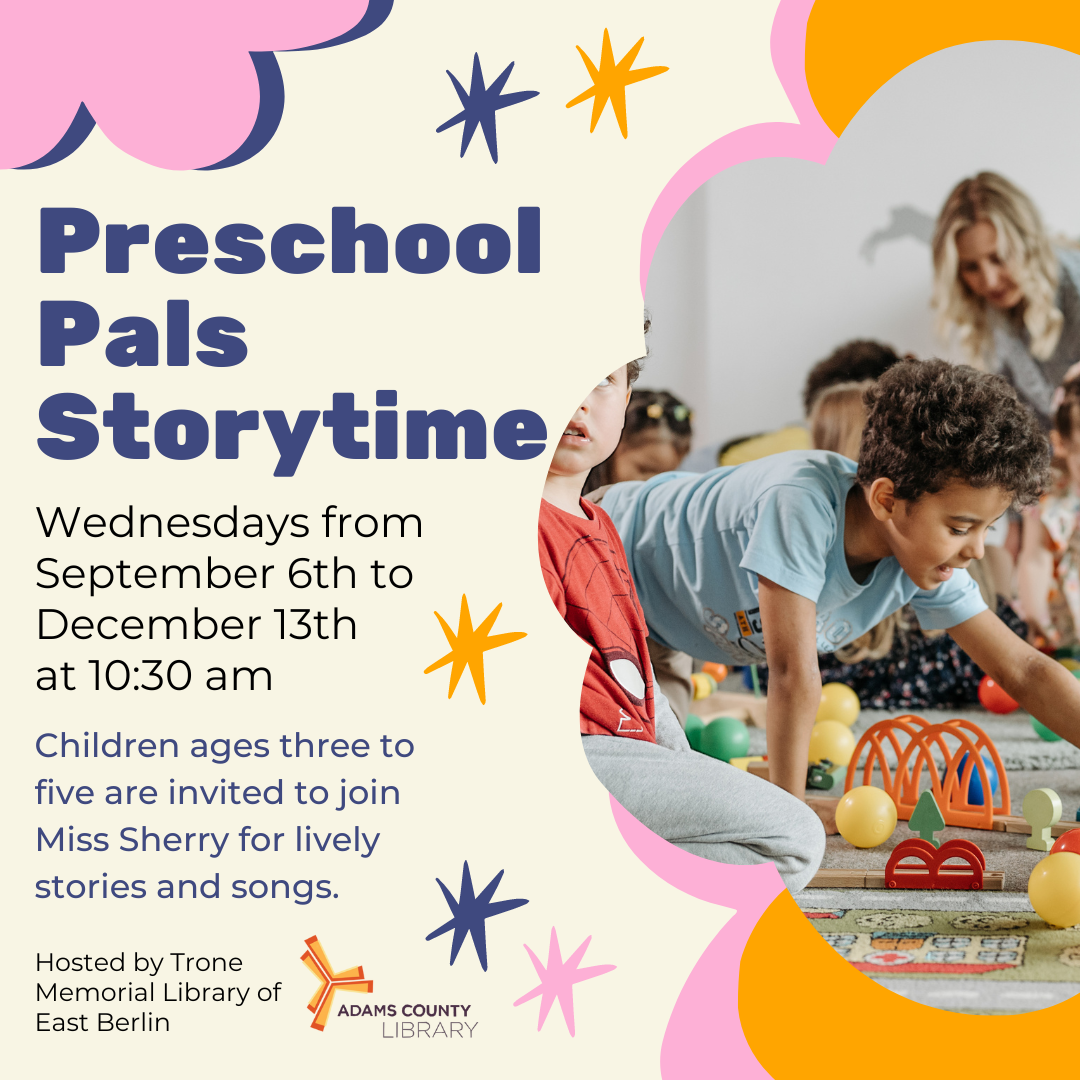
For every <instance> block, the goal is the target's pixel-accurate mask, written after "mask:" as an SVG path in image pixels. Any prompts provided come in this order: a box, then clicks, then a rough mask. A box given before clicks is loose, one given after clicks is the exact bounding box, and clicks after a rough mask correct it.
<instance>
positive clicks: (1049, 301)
mask: <svg viewBox="0 0 1080 1080" xmlns="http://www.w3.org/2000/svg"><path fill="white" fill-rule="evenodd" d="M981 221H985V222H989V223H990V224H991V225H993V226H994V229H995V230H996V232H997V252H998V256H999V257H1000V258H1001V261H1002V262H1003V263H1004V265H1005V267H1006V269H1007V270H1008V272H1009V275H1010V276H1011V277H1012V278H1013V280H1014V281H1015V282H1016V284H1017V285H1019V286H1020V288H1021V289H1022V290H1023V293H1024V301H1023V305H1022V311H1021V315H1022V318H1023V323H1024V326H1025V327H1027V331H1028V334H1029V335H1030V337H1031V354H1032V356H1035V357H1037V358H1038V359H1039V360H1048V359H1049V358H1050V355H1051V354H1052V353H1053V351H1054V349H1055V347H1056V346H1057V343H1058V339H1059V338H1060V337H1061V328H1062V324H1063V322H1064V318H1063V316H1062V314H1061V311H1060V310H1059V309H1058V307H1057V304H1056V298H1057V289H1058V262H1057V257H1056V256H1055V255H1054V249H1053V248H1052V247H1051V245H1050V238H1049V237H1048V236H1047V235H1046V230H1045V229H1044V228H1043V223H1042V219H1041V218H1040V217H1039V211H1038V210H1036V209H1035V204H1034V203H1033V202H1032V201H1031V200H1030V199H1029V198H1028V197H1027V195H1025V194H1024V193H1023V192H1022V191H1021V190H1020V189H1019V188H1018V187H1016V186H1015V185H1013V184H1011V183H1009V181H1008V180H1006V179H1005V178H1004V177H1003V176H999V175H998V174H997V173H992V172H981V173H979V174H978V175H977V176H973V177H969V178H968V179H966V180H961V181H960V183H959V184H957V185H956V187H955V188H953V190H952V192H951V193H950V194H949V197H948V198H947V199H946V200H945V205H944V206H943V207H942V208H941V213H940V214H939V215H938V219H937V225H936V226H935V227H934V238H933V240H932V242H931V247H932V250H933V255H934V292H933V299H932V300H931V306H932V307H933V308H934V309H935V311H937V329H938V333H939V334H940V335H941V337H942V338H947V337H948V336H949V335H950V334H951V333H952V332H953V331H956V333H957V334H958V336H959V339H960V343H961V345H962V346H963V347H964V349H965V350H966V351H967V353H968V355H969V357H970V358H971V361H972V363H974V364H975V365H976V366H977V367H984V366H985V357H986V355H987V352H988V350H989V345H990V338H991V331H990V321H989V319H988V317H987V315H988V313H987V308H986V301H985V300H983V299H982V298H981V297H978V296H976V295H975V294H974V293H972V291H971V290H970V289H969V288H968V287H967V285H966V284H965V283H964V281H963V279H962V278H961V276H960V257H959V255H958V254H957V251H956V235H957V233H959V232H962V231H963V230H964V229H968V228H970V227H971V226H972V225H975V224H978V223H979V222H981Z"/></svg>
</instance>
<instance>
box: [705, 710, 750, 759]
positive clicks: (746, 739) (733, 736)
mask: <svg viewBox="0 0 1080 1080" xmlns="http://www.w3.org/2000/svg"><path fill="white" fill-rule="evenodd" d="M700 741H701V746H700V748H699V749H700V750H701V752H702V753H703V754H708V755H709V757H714V758H719V759H720V760H721V761H730V760H731V759H732V758H733V757H743V756H744V755H745V754H746V751H747V750H749V749H750V732H749V731H748V730H747V727H746V725H745V724H744V723H743V722H742V721H741V720H736V719H735V718H734V717H733V716H718V717H717V718H716V719H715V720H710V721H709V722H708V723H707V724H706V725H705V726H704V728H702V730H701V736H700Z"/></svg>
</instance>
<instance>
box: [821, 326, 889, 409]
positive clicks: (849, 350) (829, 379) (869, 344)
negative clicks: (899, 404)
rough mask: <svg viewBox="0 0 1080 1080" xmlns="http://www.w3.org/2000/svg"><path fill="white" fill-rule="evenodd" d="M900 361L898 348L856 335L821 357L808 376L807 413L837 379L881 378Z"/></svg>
mask: <svg viewBox="0 0 1080 1080" xmlns="http://www.w3.org/2000/svg"><path fill="white" fill-rule="evenodd" d="M898 363H900V357H899V355H898V354H897V352H896V350H895V349H892V348H890V347H889V346H888V345H882V344H881V343H880V342H879V341H869V340H867V339H864V338H856V340H854V341H848V342H845V343H844V344H843V345H841V346H839V348H836V349H834V350H833V351H832V352H831V353H830V354H829V355H828V356H827V357H825V359H824V360H819V361H818V362H817V363H816V364H815V365H814V366H813V367H812V368H811V369H810V374H809V375H807V376H806V386H805V387H803V414H804V415H805V416H807V417H809V415H810V412H811V410H812V409H813V407H814V402H815V401H817V398H818V395H819V394H820V393H821V392H822V391H823V390H826V389H828V388H829V387H830V386H835V385H836V384H837V383H846V382H861V381H862V380H863V379H880V378H881V376H882V375H884V374H885V372H886V371H888V370H889V368H891V367H892V366H893V364H898Z"/></svg>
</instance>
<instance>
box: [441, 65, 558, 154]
mask: <svg viewBox="0 0 1080 1080" xmlns="http://www.w3.org/2000/svg"><path fill="white" fill-rule="evenodd" d="M513 70H514V63H513V61H511V62H510V63H509V64H508V65H507V67H506V70H505V71H504V72H503V73H502V74H501V75H500V76H499V77H498V78H497V79H496V80H495V81H494V82H493V83H492V84H491V85H490V86H484V73H483V72H482V71H481V70H480V54H479V53H473V65H472V82H471V83H470V84H469V89H468V91H467V92H466V90H465V87H464V86H462V85H461V83H459V82H458V81H457V79H456V78H454V73H453V72H452V71H447V73H446V74H447V75H449V76H450V81H451V82H452V83H453V84H454V89H455V90H456V91H457V96H458V97H459V98H460V99H461V105H462V109H461V112H459V113H458V114H457V115H456V116H452V117H450V119H449V120H447V121H446V123H445V124H441V125H440V126H439V127H437V128H436V129H435V132H436V134H438V133H439V132H440V131H446V130H447V128H452V127H453V126H454V125H455V124H464V125H465V127H464V130H463V131H462V133H461V155H460V156H461V157H464V156H465V151H466V150H468V149H469V143H470V142H472V137H473V135H474V134H476V125H477V124H479V125H480V127H481V128H483V131H484V140H485V141H486V142H487V148H488V153H490V154H491V160H492V161H494V162H496V163H497V162H498V160H499V144H498V139H497V137H496V134H495V113H496V112H498V111H499V109H505V108H507V107H508V106H510V105H517V104H518V103H519V102H521V101H528V99H529V98H532V97H536V95H537V94H539V93H540V91H539V90H519V91H517V92H516V93H514V94H504V93H503V92H502V88H503V87H504V86H505V85H506V80H507V79H509V78H510V72H511V71H513Z"/></svg>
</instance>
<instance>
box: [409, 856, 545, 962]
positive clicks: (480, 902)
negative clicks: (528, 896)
mask: <svg viewBox="0 0 1080 1080" xmlns="http://www.w3.org/2000/svg"><path fill="white" fill-rule="evenodd" d="M504 873H505V871H504V870H500V871H499V872H498V873H497V874H496V875H495V876H494V877H493V878H492V879H491V880H490V881H489V882H488V883H487V885H485V886H484V891H483V892H482V893H481V894H480V895H479V896H476V895H475V894H474V893H473V883H472V875H471V874H470V873H469V864H468V862H466V863H465V866H464V868H463V869H462V871H461V895H460V897H455V896H454V894H453V893H452V892H451V891H450V890H449V889H448V888H447V887H446V886H445V885H444V884H443V883H442V882H441V881H439V879H438V878H436V879H435V880H436V881H437V882H438V883H439V888H440V889H442V894H443V896H444V897H445V899H446V902H447V904H449V905H450V911H451V912H452V913H453V918H452V919H450V921H449V922H445V923H443V924H442V926H440V927H439V928H438V930H432V931H431V933H430V934H428V936H427V937H426V938H424V940H425V941H431V940H432V939H433V938H437V937H438V936H439V935H440V934H445V933H446V932H447V930H453V931H454V940H453V943H452V944H451V946H450V963H451V965H453V963H454V961H455V960H456V959H457V955H458V953H459V952H460V951H461V946H462V945H463V944H464V943H465V938H466V936H467V935H469V934H472V939H473V945H474V946H475V948H476V955H477V957H478V958H479V960H480V966H481V967H482V968H483V969H484V970H485V971H487V933H486V931H485V922H484V920H485V919H490V918H491V917H492V916H493V915H501V914H502V913H503V912H504V911H513V910H514V908H518V907H521V906H522V904H527V903H528V902H529V901H528V900H498V901H496V902H495V903H492V902H491V898H492V897H493V896H494V895H495V890H496V889H497V888H498V887H499V882H500V881H502V876H503V874H504Z"/></svg>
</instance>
